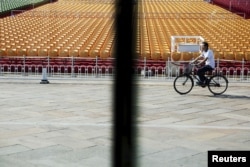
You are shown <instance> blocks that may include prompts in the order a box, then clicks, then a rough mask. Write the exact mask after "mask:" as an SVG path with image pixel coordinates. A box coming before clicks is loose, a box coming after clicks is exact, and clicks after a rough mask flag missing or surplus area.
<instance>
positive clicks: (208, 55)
mask: <svg viewBox="0 0 250 167" xmlns="http://www.w3.org/2000/svg"><path fill="white" fill-rule="evenodd" d="M202 56H203V57H204V58H207V60H206V65H209V66H211V67H212V68H214V67H215V62H214V53H213V51H212V50H210V49H208V50H207V52H205V51H203V52H202Z"/></svg>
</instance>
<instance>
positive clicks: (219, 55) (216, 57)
mask: <svg viewBox="0 0 250 167" xmlns="http://www.w3.org/2000/svg"><path fill="white" fill-rule="evenodd" d="M214 58H215V59H224V54H223V52H217V51H215V52H214Z"/></svg>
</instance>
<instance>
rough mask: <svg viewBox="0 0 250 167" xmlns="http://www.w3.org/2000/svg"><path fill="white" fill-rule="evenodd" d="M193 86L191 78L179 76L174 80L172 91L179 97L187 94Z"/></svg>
mask: <svg viewBox="0 0 250 167" xmlns="http://www.w3.org/2000/svg"><path fill="white" fill-rule="evenodd" d="M193 86H194V81H193V78H192V77H191V76H189V75H180V76H178V77H176V78H175V80H174V90H175V91H176V92H177V93H179V94H181V95H183V94H187V93H189V92H190V91H191V90H192V88H193Z"/></svg>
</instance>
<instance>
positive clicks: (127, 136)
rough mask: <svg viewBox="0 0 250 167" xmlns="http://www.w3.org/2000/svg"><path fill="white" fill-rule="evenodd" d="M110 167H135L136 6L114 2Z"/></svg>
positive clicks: (130, 0) (124, 0)
mask: <svg viewBox="0 0 250 167" xmlns="http://www.w3.org/2000/svg"><path fill="white" fill-rule="evenodd" d="M115 7H116V17H115V24H116V29H115V31H116V34H117V36H116V41H115V56H116V57H115V58H116V59H115V60H116V62H115V67H116V68H115V69H116V74H115V83H114V91H113V92H114V95H113V98H114V99H113V102H114V104H113V105H114V106H113V112H114V113H113V155H112V156H113V157H112V158H113V161H112V163H113V164H112V165H113V167H135V166H136V150H137V149H136V147H137V146H136V116H137V113H136V107H135V106H136V88H135V85H136V84H135V80H134V76H133V75H134V72H133V67H134V59H135V47H136V46H135V45H136V36H135V34H136V27H137V2H136V1H135V0H116V6H115Z"/></svg>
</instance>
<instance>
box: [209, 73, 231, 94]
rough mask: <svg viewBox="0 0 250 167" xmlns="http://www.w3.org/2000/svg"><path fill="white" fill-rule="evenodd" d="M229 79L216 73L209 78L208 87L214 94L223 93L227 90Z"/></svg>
mask: <svg viewBox="0 0 250 167" xmlns="http://www.w3.org/2000/svg"><path fill="white" fill-rule="evenodd" d="M227 87H228V80H227V78H226V77H225V76H222V75H215V76H212V77H211V78H210V80H209V84H208V89H209V91H210V92H211V93H213V94H214V95H221V94H222V93H224V92H225V91H226V90H227Z"/></svg>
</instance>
